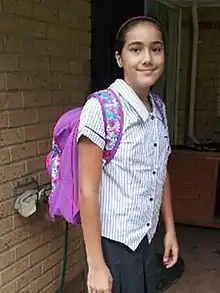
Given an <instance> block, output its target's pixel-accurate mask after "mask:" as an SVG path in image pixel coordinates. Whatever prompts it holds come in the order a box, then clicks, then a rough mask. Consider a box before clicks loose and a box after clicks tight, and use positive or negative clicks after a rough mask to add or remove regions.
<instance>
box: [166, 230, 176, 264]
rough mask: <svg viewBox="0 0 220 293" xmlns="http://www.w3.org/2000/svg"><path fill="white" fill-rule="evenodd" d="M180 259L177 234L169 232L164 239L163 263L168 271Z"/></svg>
mask: <svg viewBox="0 0 220 293" xmlns="http://www.w3.org/2000/svg"><path fill="white" fill-rule="evenodd" d="M178 257H179V246H178V242H177V238H176V233H175V232H167V233H166V234H165V238H164V256H163V262H164V265H165V267H166V268H167V269H169V268H171V267H172V266H174V265H175V264H176V262H177V260H178Z"/></svg>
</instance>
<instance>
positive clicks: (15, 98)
mask: <svg viewBox="0 0 220 293" xmlns="http://www.w3.org/2000/svg"><path fill="white" fill-rule="evenodd" d="M22 104H23V103H22V94H21V93H19V92H15V93H7V92H4V93H0V109H1V110H9V109H18V108H21V107H22Z"/></svg>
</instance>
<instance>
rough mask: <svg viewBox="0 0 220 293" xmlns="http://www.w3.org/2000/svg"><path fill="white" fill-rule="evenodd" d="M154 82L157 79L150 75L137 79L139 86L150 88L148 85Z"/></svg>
mask: <svg viewBox="0 0 220 293" xmlns="http://www.w3.org/2000/svg"><path fill="white" fill-rule="evenodd" d="M156 82H157V79H155V78H152V77H147V78H146V77H145V78H143V79H142V80H139V82H138V84H139V87H142V88H150V87H152V86H154V85H155V83H156Z"/></svg>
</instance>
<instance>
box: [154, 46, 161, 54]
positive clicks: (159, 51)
mask: <svg viewBox="0 0 220 293" xmlns="http://www.w3.org/2000/svg"><path fill="white" fill-rule="evenodd" d="M152 51H153V52H155V53H161V51H162V47H154V48H152Z"/></svg>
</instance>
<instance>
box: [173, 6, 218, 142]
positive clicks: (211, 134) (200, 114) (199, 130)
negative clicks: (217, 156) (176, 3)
mask: <svg viewBox="0 0 220 293" xmlns="http://www.w3.org/2000/svg"><path fill="white" fill-rule="evenodd" d="M190 13H191V12H190V11H189V10H188V9H185V11H184V27H183V31H182V55H181V68H180V105H179V112H178V117H179V133H178V140H179V143H182V142H183V140H184V129H185V126H186V125H187V100H188V99H189V93H190V92H189V84H190V82H189V81H190V74H191V72H190V70H191V69H190V66H191V65H190V62H191V61H190V60H191V33H190V30H191V28H190ZM199 22H200V30H199V45H198V46H199V47H198V50H199V51H198V69H197V82H196V83H197V85H196V108H195V111H196V113H195V132H196V136H197V137H198V138H199V139H214V140H218V141H220V123H219V122H220V120H219V117H220V67H219V62H220V38H219V35H220V8H200V9H199Z"/></svg>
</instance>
